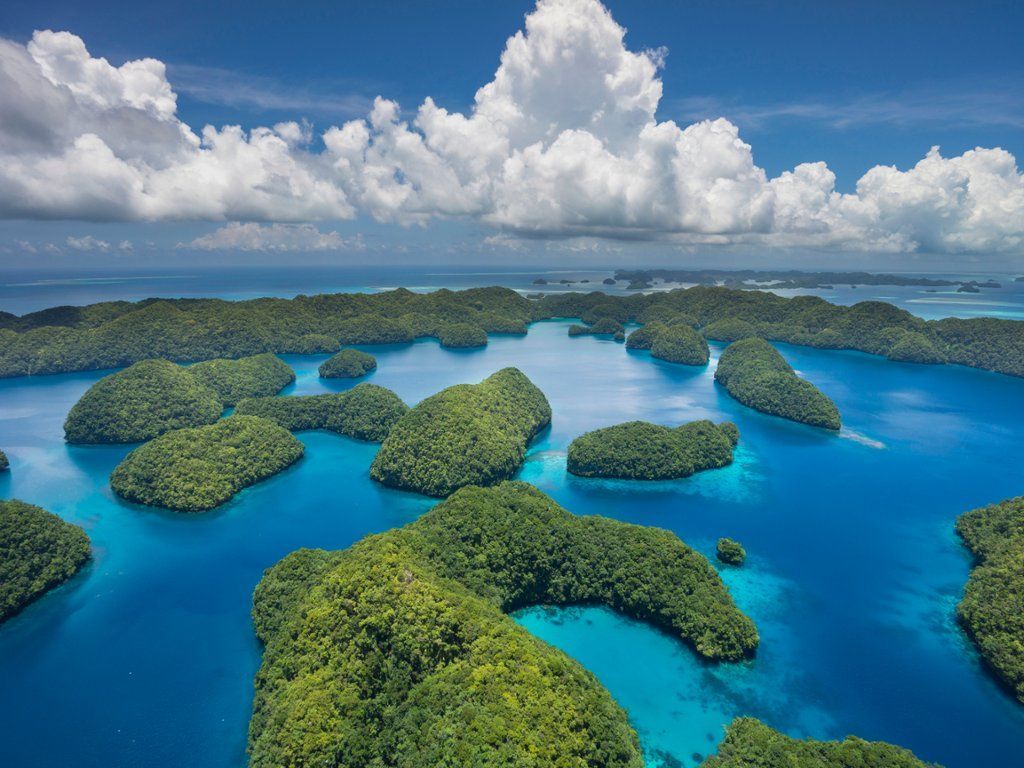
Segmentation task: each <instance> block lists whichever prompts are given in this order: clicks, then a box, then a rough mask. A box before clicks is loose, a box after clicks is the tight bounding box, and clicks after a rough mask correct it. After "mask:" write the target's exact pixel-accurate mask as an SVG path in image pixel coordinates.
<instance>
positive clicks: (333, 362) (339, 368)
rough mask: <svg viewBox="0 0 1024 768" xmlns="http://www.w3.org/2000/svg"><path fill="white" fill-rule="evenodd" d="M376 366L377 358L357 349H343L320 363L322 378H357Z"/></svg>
mask: <svg viewBox="0 0 1024 768" xmlns="http://www.w3.org/2000/svg"><path fill="white" fill-rule="evenodd" d="M376 368H377V358H375V357H374V356H373V355H371V354H368V353H366V352H363V351H361V350H358V349H343V350H341V351H340V352H339V353H338V354H336V355H335V356H334V357H332V358H330V359H329V360H325V361H324V362H323V363H321V365H320V369H319V373H320V378H322V379H358V378H359V377H360V376H365V375H366V374H368V373H370V372H371V371H373V370H376Z"/></svg>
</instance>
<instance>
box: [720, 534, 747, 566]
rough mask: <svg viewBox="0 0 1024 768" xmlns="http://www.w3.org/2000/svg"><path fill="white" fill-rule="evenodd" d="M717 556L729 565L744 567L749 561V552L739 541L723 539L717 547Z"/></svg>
mask: <svg viewBox="0 0 1024 768" xmlns="http://www.w3.org/2000/svg"><path fill="white" fill-rule="evenodd" d="M715 555H716V556H717V557H718V559H719V560H721V561H722V562H723V563H727V564H728V565H743V561H744V560H746V559H747V550H745V549H744V548H743V546H742V545H741V544H740V543H739V542H738V541H733V540H732V539H727V538H722V539H719V540H718V544H716V545H715Z"/></svg>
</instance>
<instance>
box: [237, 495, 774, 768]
mask: <svg viewBox="0 0 1024 768" xmlns="http://www.w3.org/2000/svg"><path fill="white" fill-rule="evenodd" d="M581 602H585V603H602V604H605V605H608V606H609V607H612V608H614V609H615V610H618V611H620V612H622V613H625V614H627V615H629V616H633V617H635V618H637V619H641V620H644V621H649V622H652V623H654V624H656V625H657V626H660V627H663V628H664V629H666V630H668V631H671V632H672V633H673V634H675V635H677V636H679V637H681V638H682V639H684V640H685V641H686V642H688V643H689V644H690V645H692V646H693V647H694V648H695V649H696V650H697V651H698V652H699V653H701V654H702V655H704V656H706V657H708V658H709V659H716V660H717V659H740V658H743V657H745V656H747V655H749V654H750V653H752V652H753V650H754V648H755V647H756V645H757V642H758V637H757V632H756V629H755V628H754V625H753V623H752V622H751V621H750V620H749V619H748V618H747V617H746V616H744V615H743V614H742V613H741V612H740V611H739V609H738V608H737V607H736V606H735V604H734V603H733V601H732V599H731V598H730V596H729V594H728V592H727V591H726V589H725V586H724V585H723V584H722V582H721V579H720V578H719V576H718V574H717V573H716V572H715V570H714V569H713V568H712V567H711V565H710V563H708V562H707V560H706V559H705V558H704V557H702V556H701V555H700V554H698V553H696V552H694V551H693V550H691V549H690V548H688V547H687V546H686V545H685V544H683V543H682V542H681V541H679V539H678V538H676V536H675V535H674V534H672V533H669V532H668V531H663V530H659V529H655V528H646V527H641V526H635V525H629V524H626V523H621V522H618V521H614V520H610V519H607V518H601V517H593V516H587V517H576V516H574V515H572V514H570V513H568V512H566V511H565V510H564V509H562V508H561V507H559V506H558V505H557V504H555V503H554V502H553V501H552V500H551V499H549V498H548V497H547V496H545V495H544V494H542V493H541V492H540V491H537V490H536V489H534V488H532V487H530V486H528V485H526V484H524V483H511V482H510V483H502V484H501V485H499V486H497V487H494V488H479V487H469V488H463V489H462V490H460V491H458V492H457V493H455V494H454V495H453V496H452V497H451V498H449V499H448V500H447V501H445V502H442V503H441V504H438V505H437V506H435V507H434V508H433V509H432V510H431V511H430V512H428V513H427V514H426V515H424V516H423V517H421V518H420V519H419V520H417V521H416V522H413V523H410V524H409V525H406V526H405V527H403V528H399V529H395V530H392V531H389V532H387V533H383V534H379V535H377V536H372V537H369V538H366V539H364V540H363V541H361V542H359V543H357V544H356V545H354V546H352V547H350V548H349V549H347V550H344V551H342V552H330V553H329V552H324V551H318V550H300V551H299V552H296V553H293V554H292V555H289V556H288V557H287V558H285V559H284V560H283V561H281V562H280V563H279V564H278V565H276V566H274V567H273V568H272V569H270V570H268V571H267V572H266V573H265V575H264V577H263V580H262V581H261V582H260V584H259V586H258V587H257V589H256V594H255V597H254V604H253V619H254V623H255V626H256V631H257V634H258V636H259V638H260V640H262V641H263V643H264V645H265V652H264V659H263V665H262V667H261V669H260V671H259V673H258V675H257V679H256V698H255V703H254V709H253V716H252V720H251V723H250V730H249V750H250V755H251V765H252V766H253V768H270V767H271V766H282V765H294V766H299V765H310V766H311V765H351V766H356V765H358V766H381V767H382V768H383V767H384V766H395V767H396V768H397V767H399V766H400V767H401V768H436V766H477V767H479V768H483V767H484V766H532V767H533V768H593V767H594V766H602V768H620V767H621V768H642V766H643V759H642V755H641V751H640V746H639V743H638V740H637V737H636V734H635V733H634V732H633V730H632V728H631V727H630V726H629V723H628V720H627V718H626V715H625V713H624V712H623V711H622V709H621V708H619V707H618V706H617V705H616V704H615V702H614V701H613V700H612V698H611V697H610V696H609V694H608V693H607V691H606V690H605V689H604V688H603V687H602V686H601V685H600V683H598V681H597V680H596V678H595V677H594V676H593V675H591V674H590V673H588V672H586V671H585V670H584V669H583V668H582V667H581V666H580V665H579V664H578V663H577V662H576V661H574V660H573V659H571V658H569V657H568V656H566V655H565V654H564V653H562V652H561V651H559V650H557V649H555V648H553V647H551V646H549V645H547V644H546V643H543V642H541V641H539V640H538V639H536V638H534V637H533V636H531V635H530V634H529V633H528V632H527V631H526V630H524V629H523V628H521V627H519V626H518V625H517V624H516V623H515V622H513V621H512V620H511V619H510V618H508V617H507V616H506V615H505V613H506V612H508V611H512V610H515V609H516V608H519V607H523V606H527V605H532V604H538V603H543V604H573V603H581Z"/></svg>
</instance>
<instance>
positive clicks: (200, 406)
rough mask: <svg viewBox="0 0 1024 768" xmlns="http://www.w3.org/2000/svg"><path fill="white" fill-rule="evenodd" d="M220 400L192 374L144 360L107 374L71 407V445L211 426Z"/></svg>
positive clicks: (66, 435) (137, 438)
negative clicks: (205, 425) (182, 428)
mask: <svg viewBox="0 0 1024 768" xmlns="http://www.w3.org/2000/svg"><path fill="white" fill-rule="evenodd" d="M223 410H224V408H223V404H222V403H221V400H220V396H219V395H218V394H217V393H216V392H215V391H214V390H213V389H211V388H210V387H208V386H206V385H205V384H202V383H200V381H199V380H197V378H196V377H195V376H193V375H192V373H191V371H190V370H189V369H187V368H182V367H181V366H179V365H175V364H174V363H170V362H168V361H166V360H143V361H142V362H139V363H135V364H134V365H132V366H130V367H128V368H125V369H124V370H123V371H118V372H117V373H112V374H110V375H109V376H104V377H103V378H102V379H100V380H99V381H97V382H96V383H95V384H93V385H92V386H91V387H90V388H89V389H88V391H86V393H85V394H84V395H82V397H81V399H79V401H78V402H77V403H75V404H74V406H73V407H72V408H71V411H70V412H69V413H68V417H67V420H66V421H65V422H64V438H65V439H66V440H67V441H68V442H69V443H135V442H139V441H142V440H149V439H150V438H153V437H156V436H157V435H160V434H163V433H164V432H167V431H169V430H172V429H180V428H181V427H195V426H199V425H201V424H211V423H212V422H214V421H216V420H217V419H219V418H220V414H221V411H223Z"/></svg>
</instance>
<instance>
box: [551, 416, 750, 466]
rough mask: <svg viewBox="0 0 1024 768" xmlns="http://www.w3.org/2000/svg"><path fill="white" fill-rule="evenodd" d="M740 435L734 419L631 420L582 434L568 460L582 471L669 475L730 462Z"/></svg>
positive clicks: (572, 448)
mask: <svg viewBox="0 0 1024 768" xmlns="http://www.w3.org/2000/svg"><path fill="white" fill-rule="evenodd" d="M738 440H739V430H738V429H736V425H735V424H731V423H729V422H725V423H723V424H717V425H716V424H713V423H712V422H710V421H706V420H702V421H692V422H690V423H688V424H683V425H682V426H679V427H664V426H661V425H660V424H651V423H649V422H646V421H630V422H626V423H625V424H616V425H615V426H613V427H605V428H603V429H595V430H594V431H593V432H587V433H586V434H584V435H580V436H579V437H577V438H576V439H575V440H573V441H572V443H570V445H569V457H568V462H567V465H566V466H567V469H568V470H569V472H571V473H572V474H574V475H580V476H582V477H617V478H625V479H629V480H670V479H673V478H679V477H689V476H690V475H692V474H694V473H695V472H700V471H701V470H705V469H716V468H718V467H724V466H726V465H727V464H731V463H732V453H733V448H735V446H736V442H737V441H738Z"/></svg>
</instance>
